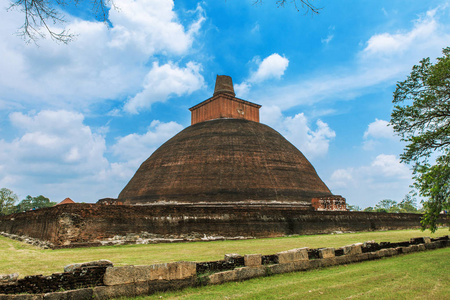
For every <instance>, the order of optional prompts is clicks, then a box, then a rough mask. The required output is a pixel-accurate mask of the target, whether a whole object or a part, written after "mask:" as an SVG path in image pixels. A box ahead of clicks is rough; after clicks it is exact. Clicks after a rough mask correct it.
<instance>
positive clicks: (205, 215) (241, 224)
mask: <svg viewBox="0 0 450 300" xmlns="http://www.w3.org/2000/svg"><path fill="white" fill-rule="evenodd" d="M420 217H421V215H419V214H388V213H365V212H345V211H342V212H341V211H339V212H328V211H307V210H304V208H302V207H300V208H299V207H295V206H283V205H278V206H277V205H272V206H254V205H249V206H244V205H238V206H233V205H221V206H218V205H216V206H214V205H203V206H202V205H151V206H129V205H97V204H70V205H59V206H55V207H50V208H43V209H39V210H35V211H29V212H25V213H19V214H12V215H8V216H2V217H0V231H3V232H7V233H11V234H17V235H26V236H30V237H33V238H37V239H40V240H45V241H49V242H51V243H53V244H54V245H56V246H64V245H65V246H69V245H70V246H72V247H76V246H83V245H89V244H90V243H93V242H96V241H97V242H98V241H101V240H105V239H107V238H112V237H114V236H116V235H127V234H130V233H137V234H138V233H140V232H149V233H154V234H160V235H170V236H173V237H176V236H181V235H186V234H190V233H192V232H196V233H200V234H202V235H207V236H224V237H235V236H240V235H241V236H252V237H275V236H283V235H291V234H318V233H332V232H335V231H372V230H391V229H406V228H419V226H420ZM441 222H442V223H448V222H449V217H448V216H442V218H441ZM83 243H85V244H83ZM86 243H87V244H86Z"/></svg>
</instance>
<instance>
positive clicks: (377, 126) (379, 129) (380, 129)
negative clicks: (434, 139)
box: [364, 119, 394, 139]
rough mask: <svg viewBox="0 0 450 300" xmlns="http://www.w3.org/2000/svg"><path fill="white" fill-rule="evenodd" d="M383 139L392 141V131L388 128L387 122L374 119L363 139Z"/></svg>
mask: <svg viewBox="0 0 450 300" xmlns="http://www.w3.org/2000/svg"><path fill="white" fill-rule="evenodd" d="M370 137H373V138H377V139H378V138H384V139H393V138H394V131H393V130H392V127H390V126H389V122H388V121H385V120H379V119H375V121H374V122H372V123H370V124H369V126H368V128H367V130H366V131H365V132H364V138H365V139H367V138H370Z"/></svg>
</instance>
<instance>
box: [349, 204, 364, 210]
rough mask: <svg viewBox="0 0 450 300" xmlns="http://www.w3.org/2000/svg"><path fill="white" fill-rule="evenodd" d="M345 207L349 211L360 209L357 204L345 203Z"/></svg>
mask: <svg viewBox="0 0 450 300" xmlns="http://www.w3.org/2000/svg"><path fill="white" fill-rule="evenodd" d="M347 209H348V210H349V211H361V207H359V206H358V205H351V204H348V203H347Z"/></svg>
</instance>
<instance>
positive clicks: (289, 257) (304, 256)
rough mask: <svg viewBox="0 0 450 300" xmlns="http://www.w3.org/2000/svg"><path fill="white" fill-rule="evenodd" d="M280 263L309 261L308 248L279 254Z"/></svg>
mask: <svg viewBox="0 0 450 300" xmlns="http://www.w3.org/2000/svg"><path fill="white" fill-rule="evenodd" d="M277 256H278V263H279V264H286V263H290V262H294V261H299V260H308V259H309V258H308V248H297V249H291V250H288V251H283V252H278V253H277Z"/></svg>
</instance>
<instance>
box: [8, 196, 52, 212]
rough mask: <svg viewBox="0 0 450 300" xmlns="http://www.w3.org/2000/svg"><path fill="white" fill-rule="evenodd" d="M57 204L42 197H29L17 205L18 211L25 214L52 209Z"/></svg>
mask: <svg viewBox="0 0 450 300" xmlns="http://www.w3.org/2000/svg"><path fill="white" fill-rule="evenodd" d="M55 204H56V202H51V201H50V199H48V198H47V197H44V196H42V195H40V196H37V197H31V196H30V195H28V196H26V197H25V199H23V200H22V201H20V203H19V204H18V205H17V211H19V212H23V211H27V210H30V209H39V208H44V207H50V206H54V205H55Z"/></svg>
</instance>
